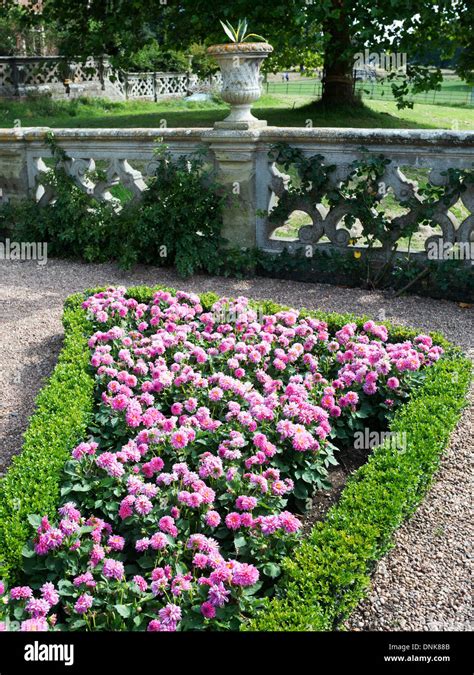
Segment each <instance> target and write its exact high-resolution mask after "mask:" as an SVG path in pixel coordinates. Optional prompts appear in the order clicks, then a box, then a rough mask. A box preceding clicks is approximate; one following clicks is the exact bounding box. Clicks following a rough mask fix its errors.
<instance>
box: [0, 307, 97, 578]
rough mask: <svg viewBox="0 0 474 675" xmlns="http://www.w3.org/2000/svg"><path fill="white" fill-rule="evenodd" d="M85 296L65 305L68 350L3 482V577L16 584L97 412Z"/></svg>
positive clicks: (0, 514) (63, 352) (0, 544)
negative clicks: (37, 518)
mask: <svg viewBox="0 0 474 675" xmlns="http://www.w3.org/2000/svg"><path fill="white" fill-rule="evenodd" d="M82 300H83V296H82V295H76V296H71V297H70V298H69V299H68V301H67V302H66V304H65V307H64V315H63V324H64V331H65V338H64V346H63V348H62V350H61V353H60V355H59V359H58V363H57V365H56V368H55V369H54V372H53V374H52V376H51V378H50V380H49V382H48V384H47V385H46V386H45V387H44V388H43V389H42V391H41V392H40V393H39V395H38V397H37V399H36V410H35V413H34V415H33V417H32V418H31V422H30V424H29V427H28V429H27V431H26V433H25V435H24V443H23V448H22V451H21V453H20V454H19V455H16V456H15V457H14V458H13V461H12V464H11V467H10V469H9V470H8V472H7V474H6V476H5V478H4V479H3V480H2V481H1V483H0V577H2V578H4V579H14V578H15V577H17V575H18V571H19V568H20V565H21V552H22V548H23V545H24V544H25V543H26V541H27V540H28V539H29V538H30V537H31V535H32V527H31V525H30V524H29V522H28V515H29V514H31V513H47V514H48V515H50V516H54V513H55V511H56V508H57V505H58V502H59V497H60V480H61V475H62V470H63V467H64V463H65V462H66V460H67V459H68V457H69V453H70V452H71V448H73V447H74V445H75V444H76V443H77V442H78V441H79V440H80V438H81V435H82V434H83V433H84V432H85V430H86V428H87V422H88V416H89V414H90V413H91V412H92V408H93V388H94V380H93V378H92V376H91V375H90V374H89V371H88V365H89V354H88V346H87V337H86V336H87V332H88V330H89V331H90V323H89V321H88V320H87V318H86V315H85V313H84V312H83V311H82V309H81V302H82Z"/></svg>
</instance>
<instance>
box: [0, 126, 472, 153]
mask: <svg viewBox="0 0 474 675" xmlns="http://www.w3.org/2000/svg"><path fill="white" fill-rule="evenodd" d="M49 132H53V133H54V136H55V138H56V139H57V140H58V141H61V140H72V139H74V140H75V141H81V140H84V141H90V140H99V141H101V140H103V141H112V142H113V141H138V140H145V141H146V140H154V139H156V138H163V139H165V140H169V141H172V140H181V139H182V140H190V139H192V140H196V141H204V142H206V141H207V142H209V143H213V142H220V143H232V142H237V143H238V142H244V143H262V142H263V143H277V142H288V143H290V144H291V143H303V144H306V143H323V144H330V143H344V144H357V145H364V144H368V145H374V144H376V145H394V146H395V145H404V146H420V145H421V146H431V147H435V146H451V147H454V148H456V147H457V148H459V147H474V131H450V130H443V129H440V130H438V129H437V130H430V129H347V128H346V129H341V128H334V127H313V128H310V129H307V128H302V127H264V128H262V129H249V130H234V129H212V128H207V127H193V128H185V127H183V128H165V129H163V128H159V127H158V128H132V129H111V128H107V129H101V128H94V129H75V128H67V129H53V128H49V127H21V128H16V129H12V128H8V129H7V128H5V129H1V128H0V141H21V140H24V141H42V140H43V139H44V138H45V137H46V135H47V134H48V133H49Z"/></svg>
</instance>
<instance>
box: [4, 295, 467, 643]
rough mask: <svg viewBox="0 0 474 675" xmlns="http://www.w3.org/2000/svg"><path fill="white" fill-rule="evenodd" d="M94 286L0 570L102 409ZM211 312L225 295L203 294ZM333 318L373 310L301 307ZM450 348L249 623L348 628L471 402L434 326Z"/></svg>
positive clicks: (43, 399)
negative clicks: (394, 442)
mask: <svg viewBox="0 0 474 675" xmlns="http://www.w3.org/2000/svg"><path fill="white" fill-rule="evenodd" d="M98 290H102V289H93V290H89V291H86V292H85V293H83V294H77V295H74V296H71V297H70V298H68V300H67V301H66V303H65V311H64V319H63V321H64V327H65V343H64V347H63V350H62V352H61V355H60V357H59V361H58V364H57V366H56V369H55V371H54V373H53V375H52V377H51V379H50V381H49V383H48V384H47V386H46V387H45V388H44V389H43V391H42V392H41V393H40V395H39V396H38V399H37V409H36V412H35V414H34V416H33V417H32V420H31V423H30V426H29V428H28V430H27V432H26V434H25V442H24V446H23V450H22V452H21V454H20V455H18V456H17V457H15V458H14V460H13V463H12V466H11V468H10V469H9V471H8V473H7V475H6V477H5V478H4V479H3V481H2V483H1V485H0V487H1V495H0V577H4V578H8V577H9V578H10V580H13V579H16V578H18V577H19V576H20V575H21V562H22V560H21V558H22V555H21V553H22V548H23V546H24V544H25V543H26V541H27V540H28V539H29V538H30V537H31V535H32V526H31V525H30V523H29V521H28V516H29V515H30V514H32V513H41V514H43V513H47V514H49V515H51V516H53V514H54V512H55V510H56V508H57V507H58V505H59V500H60V483H61V478H62V471H63V467H64V463H65V462H66V460H67V459H68V458H69V454H70V452H71V450H72V448H73V447H74V446H75V445H76V444H77V443H78V442H79V441H80V440H81V436H82V435H83V434H84V432H85V431H86V428H87V423H88V420H89V416H90V414H91V413H92V410H93V405H94V402H93V399H94V396H93V390H94V381H93V378H92V375H91V374H90V372H89V349H88V345H87V336H88V335H89V334H90V333H91V330H92V325H91V323H90V322H89V321H88V319H87V318H86V315H85V312H84V311H83V310H82V307H81V303H82V301H83V300H84V298H85V297H87V296H89V295H91V294H92V293H95V292H97V291H98ZM155 290H166V291H169V292H171V293H175V290H174V289H172V288H165V287H163V286H157V287H155V288H153V289H152V288H149V287H145V286H140V287H135V288H130V289H129V291H128V295H129V296H132V297H134V298H136V299H137V300H138V301H139V302H149V301H150V299H151V297H152V294H153V292H154V291H155ZM200 299H201V304H202V305H203V307H204V308H205V310H209V309H210V308H211V306H212V304H213V303H214V302H216V301H217V300H218V296H216V295H215V294H213V293H204V294H202V295H201V296H200ZM251 306H252V307H253V308H254V309H257V310H261V311H262V312H264V313H275V312H278V311H281V310H282V309H287V308H285V307H283V306H281V305H278V304H276V303H273V302H272V301H259V302H257V301H252V302H251ZM300 313H301V315H302V316H308V315H309V316H313V317H316V318H319V319H322V320H324V321H326V322H327V323H328V325H329V329H330V330H331V331H334V330H339V329H340V328H341V327H342V325H344V324H345V323H347V322H348V321H354V322H356V323H357V324H358V325H359V326H360V325H362V324H363V323H364V321H365V320H366V317H365V318H364V317H354V316H351V315H340V314H334V313H331V314H326V313H323V312H314V311H309V310H301V312H300ZM385 325H386V326H387V327H388V328H389V331H390V338H391V340H392V341H403V340H406V339H409V338H413V337H415V336H416V335H417V332H416V331H415V330H413V329H411V328H405V327H401V326H393V325H390V324H388V323H385ZM431 336H432V338H433V340H434V341H435V342H436V343H437V344H439V345H441V346H442V347H443V348H444V349H445V351H446V353H445V355H444V357H443V358H442V359H440V360H439V361H437V362H436V363H435V364H434V365H433V366H432V367H430V368H429V370H428V371H427V376H426V379H425V380H424V382H423V384H422V385H421V386H420V387H419V388H418V389H416V390H414V392H413V395H412V397H411V399H410V401H409V403H407V404H405V405H404V406H403V407H402V408H401V409H400V410H399V411H398V412H397V414H396V416H395V418H394V420H393V422H392V424H391V425H390V431H392V432H398V433H406V437H407V447H406V450H405V451H404V452H403V453H401V452H400V451H397V450H394V449H393V448H392V447H391V444H390V443H387V444H385V445H381V446H379V447H378V448H376V449H375V450H374V452H373V454H372V455H371V456H370V458H369V460H368V462H367V463H366V464H365V465H364V466H362V467H361V468H360V469H359V470H358V471H356V472H355V473H354V474H353V475H352V476H351V478H350V480H349V481H348V484H347V486H346V488H345V489H344V491H343V494H342V497H341V499H340V501H339V502H338V503H337V504H336V505H335V506H334V507H333V508H332V509H330V511H329V512H328V514H327V516H326V519H325V520H324V522H320V523H318V524H317V525H316V526H315V527H314V528H313V530H312V532H311V534H310V535H309V536H308V537H307V538H306V539H304V540H303V541H302V542H301V544H300V545H299V546H298V547H297V548H296V549H295V550H294V552H293V555H292V558H291V559H286V560H285V561H284V563H283V569H284V575H283V578H282V581H281V583H280V584H279V587H278V596H277V597H276V598H273V599H272V600H268V601H267V602H266V606H265V608H264V609H263V610H261V611H260V612H258V613H257V614H256V615H255V616H254V617H253V618H252V619H251V620H250V621H249V623H248V624H247V625H245V627H244V630H258V631H299V630H300V631H321V630H334V629H336V628H338V627H340V626H341V624H342V622H343V621H344V620H345V619H346V618H347V617H348V616H349V614H350V612H351V611H352V610H353V608H354V607H355V606H356V605H357V604H358V602H359V601H360V599H361V598H362V597H363V594H364V591H365V590H366V588H367V586H368V584H369V579H370V573H371V572H372V570H373V568H374V566H375V564H376V562H377V560H378V559H379V558H380V557H381V556H382V555H383V554H384V553H385V552H386V551H387V550H388V549H389V548H390V546H391V545H392V538H393V534H394V531H395V530H396V529H397V527H399V526H400V524H401V523H402V522H403V520H404V519H405V518H407V517H408V516H409V515H410V514H411V513H412V512H413V510H414V509H415V507H416V506H417V504H418V503H419V502H420V500H421V499H422V497H423V495H424V494H425V492H426V490H427V488H428V486H429V483H430V481H431V479H432V477H433V475H434V473H435V471H436V469H437V467H438V464H439V460H440V457H441V455H442V452H443V450H444V448H445V447H446V446H447V444H448V440H449V435H450V433H451V431H452V429H453V428H454V426H455V424H456V422H457V420H458V418H459V415H460V412H461V409H462V407H463V405H464V402H465V395H466V391H467V387H468V384H469V381H470V375H471V363H470V361H469V360H468V359H466V358H465V357H463V355H462V353H461V352H460V350H459V349H458V348H457V347H455V346H454V345H452V344H451V343H449V342H448V341H447V340H446V339H445V338H444V337H443V336H442V335H440V334H434V333H431Z"/></svg>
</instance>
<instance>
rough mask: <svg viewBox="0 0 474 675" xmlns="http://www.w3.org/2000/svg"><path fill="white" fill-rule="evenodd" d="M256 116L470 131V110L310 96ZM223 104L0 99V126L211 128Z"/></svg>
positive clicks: (266, 99) (261, 109)
mask: <svg viewBox="0 0 474 675" xmlns="http://www.w3.org/2000/svg"><path fill="white" fill-rule="evenodd" d="M253 111H254V113H255V115H256V117H258V118H261V119H265V120H267V121H268V124H269V125H271V126H295V127H298V126H307V124H308V120H311V123H312V125H313V126H315V127H355V128H369V129H372V128H382V129H405V128H419V129H436V128H444V129H453V128H456V129H459V130H463V129H474V108H460V107H446V106H431V105H423V104H415V107H414V108H413V110H402V111H400V110H397V108H396V105H395V103H394V102H393V101H368V102H367V103H366V104H365V105H361V106H341V107H338V108H331V109H330V110H327V109H324V108H321V107H320V106H318V105H317V104H316V103H315V102H314V99H313V98H312V97H311V96H310V95H300V94H290V95H284V94H265V95H264V96H262V98H261V99H260V100H259V101H258V102H257V103H256V105H255V106H254V108H253ZM227 114H228V106H226V105H225V104H223V103H219V102H214V101H209V102H187V101H186V100H185V99H168V100H163V101H159V102H157V103H154V102H152V101H108V100H106V99H100V98H97V99H92V98H85V97H82V98H78V99H74V100H70V101H63V100H54V99H51V98H49V97H44V96H36V97H30V98H27V99H25V100H22V101H18V100H15V99H3V100H0V126H2V127H5V128H8V127H11V126H13V124H14V121H15V120H20V122H21V124H22V126H24V127H29V126H48V127H53V128H107V127H116V128H131V127H145V128H149V127H160V123H161V120H166V125H167V126H168V127H210V126H212V125H213V124H214V122H216V121H218V120H222V119H224V117H226V115H227Z"/></svg>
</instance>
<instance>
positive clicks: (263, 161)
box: [0, 127, 474, 255]
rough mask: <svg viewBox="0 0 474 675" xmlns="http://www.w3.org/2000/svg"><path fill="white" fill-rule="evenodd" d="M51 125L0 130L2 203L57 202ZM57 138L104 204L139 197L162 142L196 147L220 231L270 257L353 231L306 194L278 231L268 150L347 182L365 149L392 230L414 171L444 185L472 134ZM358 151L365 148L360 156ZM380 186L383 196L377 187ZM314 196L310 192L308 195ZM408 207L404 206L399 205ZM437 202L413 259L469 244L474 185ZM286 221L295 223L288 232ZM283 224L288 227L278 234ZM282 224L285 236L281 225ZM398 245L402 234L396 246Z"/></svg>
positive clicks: (470, 148)
mask: <svg viewBox="0 0 474 675" xmlns="http://www.w3.org/2000/svg"><path fill="white" fill-rule="evenodd" d="M48 131H51V130H48V129H44V128H34V129H27V128H23V129H13V130H11V129H10V130H0V189H1V191H2V200H4V201H8V200H11V199H20V198H24V197H27V196H29V197H32V198H34V199H36V200H37V201H38V205H39V207H40V206H43V205H45V204H48V203H50V202H52V201H54V193H53V192H52V191H51V188H49V187H48V186H45V185H44V181H43V180H42V177H43V176H44V172H47V171H48V166H47V164H46V163H45V160H46V159H47V158H48V157H50V155H51V153H50V149H49V147H48V146H47V145H46V143H45V139H46V134H47V133H48ZM54 135H55V139H56V142H57V143H58V144H59V145H60V146H61V147H62V148H63V149H64V150H65V151H66V153H67V155H68V157H69V158H70V159H69V160H68V161H67V170H68V171H69V172H70V174H71V175H72V176H73V177H74V179H75V181H76V183H77V184H78V185H79V186H80V187H81V188H82V189H84V190H85V191H87V192H89V193H91V194H94V195H95V196H96V197H97V198H98V199H110V198H111V195H110V189H111V188H112V186H114V185H117V184H119V183H121V184H123V185H124V186H125V187H126V188H127V189H128V190H129V191H131V193H132V194H133V198H135V199H140V196H141V193H142V192H143V190H146V189H147V186H146V184H147V180H148V178H149V177H150V176H151V175H153V173H154V167H155V162H156V159H155V157H154V150H155V149H156V147H157V145H160V144H164V145H166V146H167V148H168V149H169V151H170V153H171V154H172V155H173V156H178V155H188V154H190V153H192V152H194V151H195V150H197V149H198V148H202V147H203V146H204V147H205V148H206V151H207V156H208V160H209V162H210V163H212V164H213V166H214V169H215V171H216V175H217V178H218V180H219V182H220V183H221V184H222V186H223V190H224V191H225V193H226V194H227V195H228V197H229V199H228V205H227V207H226V209H225V211H224V223H223V228H224V229H223V235H224V236H225V237H226V238H227V239H228V240H229V241H230V243H231V244H232V245H234V246H240V247H253V246H257V247H259V248H261V249H265V250H269V251H279V250H282V249H283V248H290V249H296V248H306V247H308V246H311V247H322V248H339V249H344V248H347V247H348V246H352V247H354V248H355V249H357V247H358V246H359V245H360V242H359V243H354V239H356V237H357V223H356V224H355V226H354V227H355V230H352V231H350V230H348V229H346V227H345V223H344V217H345V215H346V213H347V209H345V208H344V204H342V205H339V206H338V207H337V208H334V207H333V208H328V206H327V204H325V199H324V198H323V197H324V196H321V199H320V200H319V201H317V202H314V199H313V201H312V198H311V195H309V194H308V195H303V196H302V197H301V199H300V201H299V203H298V205H297V206H298V208H297V209H296V210H295V211H297V213H296V216H295V212H291V213H290V212H289V213H288V214H286V215H287V218H284V219H282V222H281V223H279V224H278V226H276V225H275V224H272V223H271V222H270V221H269V219H268V213H269V211H271V209H272V207H273V206H274V205H275V204H276V203H277V202H278V200H279V199H281V197H282V195H283V194H284V192H285V190H286V189H287V187H288V181H289V177H288V176H285V174H284V173H283V172H282V170H281V167H278V166H277V165H276V164H275V161H274V160H273V159H272V157H271V155H270V149H271V147H272V146H273V145H274V144H275V143H281V142H285V143H288V144H289V145H290V146H291V147H294V148H299V149H300V150H302V152H303V153H304V154H305V155H306V156H313V155H321V156H322V157H323V158H324V160H323V161H324V162H325V163H330V164H331V165H335V167H336V170H335V172H334V174H333V178H332V181H333V184H334V185H337V184H338V182H340V181H341V180H344V178H345V177H346V176H347V173H348V171H349V170H350V166H351V163H352V162H353V161H354V160H356V159H358V158H361V157H362V156H364V153H366V151H369V152H370V153H375V154H377V155H380V154H382V155H384V156H385V157H386V158H388V159H389V160H390V162H389V163H388V164H387V167H386V171H385V174H384V175H383V176H382V177H381V178H380V180H379V188H380V190H381V200H382V197H383V196H384V195H385V197H383V198H386V197H389V199H390V204H391V208H392V210H393V211H394V213H395V215H394V219H393V225H394V231H396V228H397V227H398V228H400V225H401V224H403V223H404V222H409V221H410V219H412V220H413V218H415V216H416V213H417V208H418V205H419V204H422V202H423V198H422V196H420V194H419V188H418V184H417V180H416V179H414V178H413V175H415V176H418V175H421V174H423V175H424V176H425V179H426V180H428V181H429V182H430V183H431V184H432V185H437V186H443V185H445V184H446V181H447V176H446V171H447V169H448V168H453V169H469V168H471V169H472V168H473V166H474V132H467V131H466V132H459V131H425V130H355V129H306V128H305V129H303V128H293V127H291V128H285V127H264V128H259V129H248V130H231V129H196V128H195V129H192V128H191V129H184V128H183V129H55V130H54ZM362 148H365V149H366V150H362ZM97 165H100V168H101V169H103V170H104V171H105V176H106V178H105V180H102V181H101V182H97V183H94V182H93V181H91V179H90V177H89V176H88V172H89V171H91V170H93V169H94V168H95V167H96V166H97ZM382 187H383V191H382ZM313 197H314V196H313ZM407 201H409V202H410V204H411V206H410V207H409V208H408V207H406V206H403V203H405V202H407ZM452 202H453V200H451V202H447V203H444V202H443V203H439V204H437V205H436V209H435V214H434V221H435V222H436V224H437V227H436V228H434V229H433V228H431V229H430V228H426V227H425V228H424V226H423V225H420V227H419V230H418V232H417V233H416V234H417V237H418V240H419V242H420V245H419V246H418V251H417V252H416V254H417V255H426V251H427V246H428V244H429V243H430V242H431V243H433V241H437V240H439V241H444V242H448V243H455V242H458V243H462V242H464V243H469V242H472V241H473V240H474V215H473V214H474V186H473V185H472V184H470V185H468V186H467V189H466V190H465V192H464V193H463V194H462V195H461V198H460V199H456V203H452ZM292 223H293V226H292ZM285 227H287V229H288V230H289V231H288V232H285ZM282 228H283V234H282V232H281V229H282ZM402 243H403V242H402V241H401V237H400V244H402Z"/></svg>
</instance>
